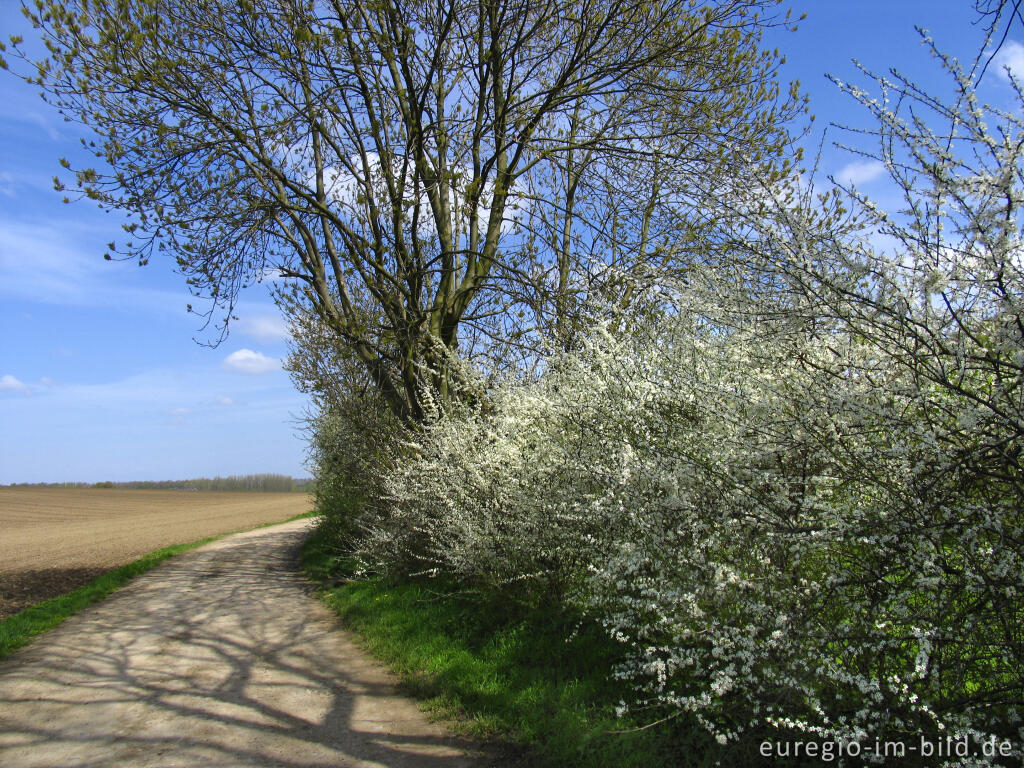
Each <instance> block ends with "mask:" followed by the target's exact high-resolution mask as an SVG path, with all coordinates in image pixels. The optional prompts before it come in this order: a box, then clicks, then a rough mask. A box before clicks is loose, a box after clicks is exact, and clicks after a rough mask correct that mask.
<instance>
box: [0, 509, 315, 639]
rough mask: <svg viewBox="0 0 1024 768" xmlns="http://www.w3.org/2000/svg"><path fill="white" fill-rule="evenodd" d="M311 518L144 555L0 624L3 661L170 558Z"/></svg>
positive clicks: (194, 542)
mask: <svg viewBox="0 0 1024 768" xmlns="http://www.w3.org/2000/svg"><path fill="white" fill-rule="evenodd" d="M312 516H313V512H305V513H303V514H301V515H295V516H294V517H290V518H288V519H287V520H282V521H280V522H277V523H263V524H262V525H257V526H255V527H253V528H245V529H243V530H240V531H230V532H228V533H222V534H220V535H219V536H209V537H207V538H205V539H199V540H198V541H192V542H189V543H188V544H175V545H174V546H171V547H164V548H163V549H158V550H156V551H155V552H150V553H149V554H147V555H143V556H142V557H140V558H139V559H138V560H135V561H134V562H131V563H128V564H127V565H122V566H121V567H120V568H115V569H114V570H112V571H109V572H108V573H104V574H103V575H102V576H98V577H97V578H95V579H93V580H92V581H91V582H89V583H88V584H86V585H85V586H82V587H79V588H78V589H76V590H74V591H73V592H68V593H67V594H66V595H61V596H60V597H55V598H53V599H52V600H47V601H45V602H42V603H37V604H36V605H33V606H30V607H28V608H26V609H25V610H23V611H21V612H20V613H16V614H14V615H13V616H11V617H10V618H7V619H4V620H3V621H0V659H3V658H6V657H7V656H9V655H10V654H11V653H13V652H14V651H15V650H17V649H18V648H21V647H22V646H23V645H27V644H28V642H29V641H30V640H31V639H32V638H33V637H35V636H36V635H39V634H42V633H43V632H46V631H48V630H51V629H53V628H54V627H56V626H57V625H58V624H60V623H61V622H62V621H64V620H65V619H66V618H68V617H69V616H73V615H74V614H75V613H77V612H78V611H80V610H82V609H83V608H85V607H87V606H89V605H92V604H93V603H95V602H98V601H100V600H102V599H103V598H105V597H106V596H107V595H109V594H110V593H111V592H113V591H114V590H116V589H118V588H120V587H123V586H124V585H125V584H127V583H128V582H129V581H131V580H132V579H134V578H135V577H136V576H138V575H140V574H142V573H145V572H146V571H148V570H150V569H151V568H154V567H156V566H157V565H159V564H160V563H162V562H163V561H164V560H167V559H168V558H171V557H174V556H175V555H178V554H181V553H182V552H187V551H188V550H190V549H195V548H196V547H200V546H202V545H203V544H208V543H210V542H211V541H216V540H217V539H222V538H224V537H225V536H231V535H232V534H234V533H243V532H244V531H255V530H257V529H259V528H267V527H269V526H271V525H280V524H281V523H290V522H291V521H292V520H300V519H302V518H304V517H312Z"/></svg>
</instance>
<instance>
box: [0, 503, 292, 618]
mask: <svg viewBox="0 0 1024 768" xmlns="http://www.w3.org/2000/svg"><path fill="white" fill-rule="evenodd" d="M310 506H311V500H310V498H309V496H307V495H306V494H304V493H232V492H227V491H210V492H203V491H143V490H139V491H136V490H117V489H113V490H107V489H97V488H70V489H63V488H0V619H3V618H6V617H7V616H10V615H11V614H14V613H17V612H18V611H20V610H22V609H23V608H25V607H27V606H29V605H31V604H33V603H37V602H40V601H41V600H47V599H49V598H51V597H56V596H57V595H60V594H63V593H65V592H69V591H70V590H72V589H75V588H76V587H79V586H81V585H82V584H84V583H86V582H88V581H90V580H91V579H93V578H95V577H96V576H98V575H99V574H100V573H103V572H104V571H108V570H111V569H113V568H117V567H118V566H120V565H124V564H125V563H130V562H131V561H132V560H136V559H137V558H139V557H141V556H142V555H144V554H146V553H147V552H152V551H153V550H154V549H160V548H161V547H167V546H170V545H172V544H184V543H186V542H190V541H195V540H196V539H202V538H205V537H207V536H214V535H217V534H221V533H228V532H230V531H238V530H243V529H246V528H253V527H255V526H257V525H260V524H262V523H272V522H279V521H282V520H287V519H288V518H289V517H294V516H295V515H298V514H300V513H302V512H306V511H307V510H309V509H310Z"/></svg>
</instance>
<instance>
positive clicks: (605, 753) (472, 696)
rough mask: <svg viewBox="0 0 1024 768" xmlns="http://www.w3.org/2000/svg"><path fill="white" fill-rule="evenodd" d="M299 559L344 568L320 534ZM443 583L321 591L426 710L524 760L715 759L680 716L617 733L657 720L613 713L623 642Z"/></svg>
mask: <svg viewBox="0 0 1024 768" xmlns="http://www.w3.org/2000/svg"><path fill="white" fill-rule="evenodd" d="M303 565H304V567H305V568H306V571H307V573H308V574H309V575H310V576H311V577H313V578H315V579H319V580H321V581H323V580H325V579H328V578H330V577H331V576H334V575H337V574H338V572H339V570H341V569H343V565H344V564H343V563H340V562H339V561H338V560H337V558H335V557H334V556H333V555H332V553H331V550H330V547H329V545H328V544H327V542H326V541H325V537H324V536H323V534H321V533H319V532H318V533H315V534H314V535H313V537H311V539H310V540H309V541H308V542H307V545H306V547H305V550H304V552H303ZM440 590H441V587H440V586H439V585H438V583H437V582H434V581H421V582H416V581H410V582H404V583H388V582H385V581H383V580H380V579H375V580H374V579H371V580H366V581H351V582H347V583H344V584H342V585H340V586H334V587H331V588H325V589H324V590H323V591H322V593H321V594H322V597H323V599H324V600H325V601H326V602H327V604H328V605H329V606H330V607H331V608H333V609H334V610H335V612H337V613H338V615H339V616H341V617H342V619H343V620H344V621H345V623H346V625H347V626H348V627H350V628H351V629H352V630H354V631H355V633H356V634H357V635H358V636H359V637H360V638H361V640H362V642H363V644H364V645H365V647H366V648H367V650H369V651H370V652H371V653H373V654H374V655H375V656H377V657H378V658H380V659H382V660H383V661H385V662H386V663H387V664H389V665H390V666H391V667H392V668H393V669H394V670H395V671H396V672H397V673H398V675H399V676H400V678H401V680H402V682H403V685H404V687H405V689H406V691H407V692H408V693H410V694H412V695H414V696H416V697H418V698H421V699H424V700H425V701H426V705H427V708H428V709H429V710H431V711H432V712H433V713H435V714H437V715H438V716H441V717H445V718H450V719H454V720H456V722H457V727H458V729H459V730H460V731H462V732H464V733H466V734H467V735H470V736H473V737H476V738H481V739H485V740H491V741H504V742H506V743H510V744H512V745H516V747H517V748H518V749H521V750H522V751H523V753H524V756H525V757H527V758H528V759H529V762H531V763H534V764H537V765H550V766H594V767H597V766H601V768H634V767H635V768H640V767H641V766H644V767H646V766H652V765H675V766H705V765H713V764H714V763H715V760H716V759H719V758H721V757H722V755H721V753H720V752H718V750H717V749H716V745H715V744H714V743H713V742H712V741H711V739H710V737H709V736H708V735H707V734H706V733H705V732H704V731H702V730H700V729H699V727H698V726H696V724H694V723H692V722H684V720H683V718H680V719H678V720H675V721H673V722H672V723H669V724H666V725H662V726H659V727H653V728H648V729H644V730H639V731H634V732H632V733H614V732H615V731H622V730H629V729H635V728H637V727H638V726H640V725H644V724H647V723H649V722H651V721H653V720H655V719H657V716H656V715H653V714H651V715H648V717H647V718H646V719H640V720H629V719H625V718H624V719H619V718H616V716H615V712H614V709H615V705H616V704H617V703H618V702H619V701H620V699H621V698H623V694H624V691H623V690H622V689H621V688H620V687H619V685H620V684H619V683H617V682H616V681H613V680H611V679H610V677H609V673H610V672H611V670H612V667H613V666H614V664H615V662H616V660H617V659H618V653H620V648H619V646H618V645H617V644H615V643H614V642H612V641H611V640H610V639H608V637H607V636H606V635H605V634H604V632H602V631H601V630H600V628H599V627H595V626H592V625H588V624H585V623H581V622H579V621H578V620H577V619H575V618H574V617H570V616H565V615H560V614H558V613H557V612H553V611H551V610H542V609H529V610H527V609H516V608H514V607H512V606H510V605H508V604H505V603H501V602H499V599H498V598H496V597H495V598H483V597H481V596H480V595H475V596H474V597H473V598H472V599H470V598H468V597H465V596H461V597H460V596H459V595H457V594H452V593H451V592H442V591H440ZM567 637H568V638H570V639H569V640H567V639H566V638H567Z"/></svg>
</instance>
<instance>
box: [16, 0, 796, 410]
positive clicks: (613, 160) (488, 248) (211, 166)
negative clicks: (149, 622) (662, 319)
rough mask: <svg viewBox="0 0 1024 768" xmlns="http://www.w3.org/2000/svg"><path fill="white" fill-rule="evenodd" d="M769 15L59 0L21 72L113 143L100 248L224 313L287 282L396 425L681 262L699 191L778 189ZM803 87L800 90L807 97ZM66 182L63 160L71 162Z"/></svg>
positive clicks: (717, 7)
mask: <svg viewBox="0 0 1024 768" xmlns="http://www.w3.org/2000/svg"><path fill="white" fill-rule="evenodd" d="M776 5H777V0H718V1H717V2H710V1H709V2H693V1H692V0H663V1H662V2H653V3H652V2H640V1H638V0H591V1H588V2H582V3H580V2H575V0H573V1H572V2H569V1H568V0H543V1H542V2H533V1H531V2H525V1H524V0H513V1H512V2H505V1H502V2H497V1H496V0H440V1H437V0H432V1H431V2H424V1H421V0H372V1H371V0H330V1H329V2H312V1H311V0H242V2H234V1H232V2H226V0H187V1H185V0H117V2H115V1H114V0H99V1H96V0H77V1H76V2H63V1H61V2H57V0H44V1H43V2H41V3H38V4H37V8H36V9H35V10H29V9H26V14H27V15H28V16H29V18H30V19H31V21H32V22H33V24H34V25H35V26H36V27H37V28H38V29H39V30H40V31H41V34H42V35H43V38H44V41H45V43H46V45H47V47H48V49H49V52H50V55H49V56H48V57H47V58H46V59H45V60H43V61H39V62H33V63H34V64H35V66H36V71H35V75H34V76H33V77H32V78H31V79H33V80H34V81H35V82H37V83H38V84H39V85H40V86H41V87H42V89H43V91H44V94H45V95H46V97H47V98H48V99H49V100H51V101H52V103H54V104H55V105H57V106H58V107H59V108H60V109H61V110H62V112H63V113H64V114H65V115H66V116H68V117H70V118H72V119H75V120H79V121H81V122H82V123H84V124H86V125H87V126H89V128H91V129H92V130H93V131H95V133H97V134H98V135H99V137H100V141H99V142H97V143H96V145H95V146H93V145H92V144H91V143H90V145H89V146H90V147H92V148H93V149H94V150H95V153H96V155H97V157H98V158H99V159H100V160H101V161H102V162H101V163H99V164H97V167H96V168H75V169H73V170H74V171H75V175H76V183H77V187H78V189H79V190H80V191H81V192H82V193H84V195H85V196H87V197H89V198H92V199H94V200H97V201H99V203H100V204H101V205H103V206H105V207H109V208H113V209H119V210H121V211H124V212H126V213H127V214H129V215H130V217H131V223H129V224H128V225H126V229H127V230H128V233H129V237H130V240H128V242H124V243H121V244H117V245H116V247H114V244H112V249H111V253H113V254H117V255H120V256H123V257H130V258H136V259H138V260H139V261H140V262H145V261H147V260H148V259H149V258H150V257H151V255H152V254H153V252H154V250H167V251H169V252H170V253H172V254H173V255H174V257H176V259H177V264H178V268H179V269H180V270H181V271H182V272H183V273H184V274H185V275H186V276H187V278H188V281H189V283H190V285H191V286H192V288H193V290H194V292H195V293H196V294H197V295H200V296H203V297H206V298H209V299H212V300H213V304H212V305H211V306H212V309H211V313H212V312H214V310H215V308H216V307H220V308H222V309H224V310H225V313H224V315H223V322H222V323H221V327H222V328H223V327H226V325H227V322H228V320H229V319H230V316H231V311H232V308H233V306H234V302H235V300H236V298H237V296H238V292H239V291H240V290H241V289H242V288H243V287H245V286H247V285H249V284H251V283H253V282H256V281H259V280H262V279H264V278H266V277H268V276H273V277H274V278H275V279H276V280H280V282H279V283H278V285H279V288H280V286H282V285H283V286H285V287H284V288H280V290H279V296H280V297H281V298H282V299H283V300H284V304H285V305H286V306H289V307H292V309H293V310H295V309H296V308H301V311H305V312H307V313H309V314H311V315H312V316H314V317H316V318H317V319H318V321H320V322H322V323H324V324H325V326H326V328H327V329H329V335H330V336H331V338H332V339H333V340H334V342H335V343H337V344H338V345H339V346H340V348H342V349H343V350H345V353H346V354H349V355H351V356H352V357H354V359H355V360H357V361H358V363H359V365H361V366H362V367H363V368H364V370H365V371H366V375H367V376H368V378H369V379H370V381H372V383H373V384H374V385H375V386H376V388H377V389H378V390H379V392H380V393H381V394H382V395H383V397H384V399H385V401H386V402H387V404H388V405H389V407H390V408H391V410H392V411H393V412H394V413H395V414H396V415H397V416H398V417H399V418H400V419H402V420H404V421H407V422H415V421H420V420H422V419H424V418H425V417H427V416H428V415H429V414H430V413H431V412H432V411H433V410H436V407H437V405H438V404H439V403H443V402H444V401H445V400H446V399H448V398H450V397H452V396H457V395H458V394H459V392H461V391H463V390H464V389H465V382H464V381H462V380H461V378H460V377H459V375H458V374H457V373H455V371H456V370H457V369H458V366H454V365H453V364H452V360H453V359H454V358H455V357H456V356H462V357H471V356H473V355H475V354H479V353H484V352H487V353H490V354H491V355H492V357H494V358H495V359H505V360H511V359H514V357H515V351H516V350H517V349H522V348H523V346H524V345H525V346H526V347H527V348H533V347H532V345H535V344H536V343H537V342H538V341H540V340H556V341H559V343H568V342H567V341H566V340H567V339H571V338H572V334H573V332H574V331H573V327H574V321H573V318H574V317H575V316H576V310H577V307H578V306H579V302H580V301H581V300H582V299H584V298H586V297H588V296H591V295H593V294H594V293H595V292H597V293H600V292H610V293H611V294H612V295H613V296H614V295H616V294H619V295H618V296H617V300H620V301H628V300H629V295H628V291H626V290H625V289H623V288H621V286H619V283H618V282H616V275H621V274H622V272H623V270H625V271H630V270H634V269H635V268H637V267H638V266H640V265H643V264H645V263H650V262H656V263H658V264H660V265H665V264H670V263H673V262H677V261H678V262H683V261H685V247H686V246H685V243H686V237H685V236H680V233H684V234H685V232H686V231H688V230H693V229H694V228H700V227H705V226H710V225H711V223H710V222H707V221H702V219H701V215H700V213H699V212H700V210H701V206H700V201H701V199H702V197H704V196H706V195H712V194H716V193H718V192H719V191H720V190H721V189H722V188H723V187H724V186H727V185H729V184H734V183H737V180H739V179H742V178H744V177H745V176H747V175H749V173H750V172H751V171H750V169H751V168H754V167H757V168H759V169H760V171H761V172H768V173H775V172H777V173H784V172H785V169H784V168H782V167H781V166H783V165H784V162H783V161H782V160H781V159H780V158H781V157H782V156H783V149H784V148H785V147H786V146H787V136H786V133H785V130H784V129H783V128H782V125H783V123H784V122H785V119H786V118H787V117H788V116H789V115H790V114H791V112H792V111H793V110H794V109H795V108H796V107H797V106H798V103H797V101H796V100H795V99H794V98H787V97H785V96H784V95H780V93H779V89H778V86H777V84H776V81H775V72H776V67H777V65H778V62H779V60H780V59H779V57H778V55H777V53H772V52H768V51H763V50H761V48H760V46H759V43H760V34H761V31H762V30H763V28H764V26H765V25H766V24H770V23H781V20H779V19H778V18H776V17H774V16H772V13H773V8H774V7H775V6H776ZM791 95H792V93H791ZM67 165H68V167H69V168H70V164H67Z"/></svg>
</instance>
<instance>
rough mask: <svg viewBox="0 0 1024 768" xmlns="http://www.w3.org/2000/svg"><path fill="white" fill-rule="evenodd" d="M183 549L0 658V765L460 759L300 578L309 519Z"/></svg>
mask: <svg viewBox="0 0 1024 768" xmlns="http://www.w3.org/2000/svg"><path fill="white" fill-rule="evenodd" d="M309 524H310V523H309V521H308V520H299V521H295V522H292V523H286V524H284V525H280V526H275V527H273V528H265V529H262V530H258V531H253V532H250V533H244V534H239V535H236V536H232V537H230V538H228V539H224V540H222V541H219V542H215V543H213V544H210V545H208V546H206V547H203V548H201V549H198V550H196V551H194V552H190V553H187V554H185V555H182V556H180V557H178V558H176V559H174V560H172V561H169V562H168V563H166V564H164V565H163V566H161V567H158V568H157V569H155V570H153V571H151V572H149V573H147V574H145V575H144V576H141V577H140V578H139V579H138V580H136V581H135V582H133V583H132V584H130V585H129V586H128V587H126V588H125V589H123V590H122V591H120V592H118V593H116V594H114V595H113V596H112V597H111V598H109V599H108V600H106V601H105V602H103V603H100V604H98V605H96V606H93V607H92V608H89V609H87V610H85V611H83V612H82V613H80V614H78V615H77V616H75V617H73V618H71V619H69V620H68V621H67V622H65V623H64V624H63V625H62V626H61V627H59V628H58V629H56V630H54V631H53V632H51V633H50V634H48V635H45V636H43V637H42V638H39V639H38V640H36V641H35V642H34V643H33V644H32V645H30V646H29V647H27V648H25V649H23V650H22V651H19V652H18V653H15V654H14V655H13V656H11V657H10V658H9V659H7V660H6V661H4V662H0V765H3V766H5V768H28V767H29V766H40V767H42V766H47V767H49V766H56V765H60V766H113V765H117V766H209V767H214V766H236V765H274V766H352V765H359V766H425V767H427V768H429V767H431V766H438V768H440V766H446V767H447V766H452V767H453V768H454V767H455V766H469V765H481V764H483V763H484V762H486V761H485V760H483V759H482V758H480V757H474V756H471V753H470V752H469V751H468V750H469V745H468V744H465V743H462V742H460V741H459V740H457V739H455V738H453V737H452V736H451V735H449V734H448V733H447V731H446V730H445V729H444V728H443V726H441V725H439V724H436V723H429V722H428V721H427V719H426V717H425V716H424V715H423V713H421V712H420V711H419V709H418V708H417V706H416V705H415V703H413V702H411V701H409V700H407V699H404V698H402V697H399V696H397V695H396V693H395V690H394V687H393V682H392V680H391V679H390V678H389V676H388V675H387V673H386V672H385V671H384V670H383V669H382V668H381V667H379V666H378V665H377V664H376V663H375V662H373V661H372V660H370V659H368V658H367V657H366V655H365V654H364V653H363V652H362V651H360V650H359V649H358V648H356V647H355V646H354V644H353V643H352V642H351V641H350V640H349V639H348V638H347V637H346V635H345V634H344V633H342V632H340V631H339V629H338V626H337V623H336V621H335V620H334V619H333V617H332V616H331V615H330V613H329V612H328V611H327V609H326V608H324V607H323V606H322V605H320V604H319V603H318V602H317V600H316V599H315V598H314V597H313V596H311V595H310V594H309V589H308V586H307V585H306V584H305V583H304V582H303V581H302V579H301V578H300V577H299V576H297V575H296V573H295V565H294V564H295V558H296V549H297V547H298V546H299V544H300V542H301V540H302V536H303V534H304V532H305V530H306V528H307V526H308V525H309Z"/></svg>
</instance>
